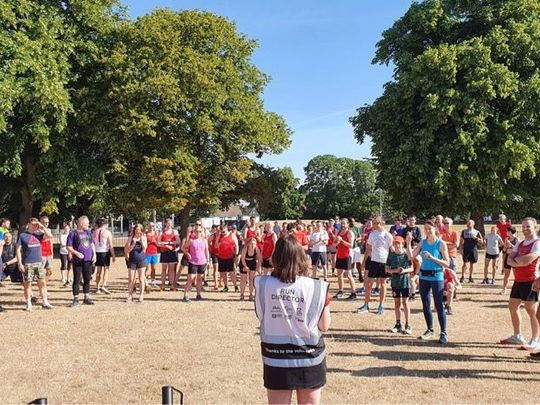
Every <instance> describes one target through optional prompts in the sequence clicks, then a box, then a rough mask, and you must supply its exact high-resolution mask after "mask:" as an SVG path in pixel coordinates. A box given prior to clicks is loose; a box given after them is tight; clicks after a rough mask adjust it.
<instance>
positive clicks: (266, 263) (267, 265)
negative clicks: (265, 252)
mask: <svg viewBox="0 0 540 405" xmlns="http://www.w3.org/2000/svg"><path fill="white" fill-rule="evenodd" d="M261 267H262V268H263V269H271V268H273V267H274V266H272V261H271V260H270V258H267V259H263V261H262V265H261Z"/></svg>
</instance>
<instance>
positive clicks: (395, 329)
mask: <svg viewBox="0 0 540 405" xmlns="http://www.w3.org/2000/svg"><path fill="white" fill-rule="evenodd" d="M390 332H392V333H402V332H403V328H402V327H401V323H399V322H396V324H395V325H394V327H393V328H392V329H390Z"/></svg>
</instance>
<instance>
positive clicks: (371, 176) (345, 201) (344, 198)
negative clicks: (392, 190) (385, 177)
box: [301, 155, 388, 220]
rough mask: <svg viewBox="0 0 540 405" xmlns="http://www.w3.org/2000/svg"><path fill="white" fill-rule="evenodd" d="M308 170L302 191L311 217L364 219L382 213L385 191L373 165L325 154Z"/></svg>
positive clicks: (312, 160) (315, 160)
mask: <svg viewBox="0 0 540 405" xmlns="http://www.w3.org/2000/svg"><path fill="white" fill-rule="evenodd" d="M304 171H305V174H306V180H305V182H304V184H303V185H302V187H301V190H302V191H303V192H304V193H305V194H306V203H305V205H306V215H307V216H308V217H309V218H331V217H334V215H340V216H346V217H355V218H358V219H360V220H363V219H364V218H366V217H369V216H371V215H374V214H377V213H378V212H379V209H380V197H381V191H379V190H378V189H377V172H376V170H375V168H374V166H373V164H372V163H371V162H369V161H366V160H354V159H349V158H338V157H336V156H333V155H321V156H316V157H314V158H313V159H311V160H310V161H309V163H308V164H307V166H306V167H305V169H304ZM385 206H386V208H388V206H387V205H385Z"/></svg>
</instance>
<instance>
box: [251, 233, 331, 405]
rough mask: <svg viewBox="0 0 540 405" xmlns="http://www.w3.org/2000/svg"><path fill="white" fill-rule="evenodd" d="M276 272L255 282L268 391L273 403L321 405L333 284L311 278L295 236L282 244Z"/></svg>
mask: <svg viewBox="0 0 540 405" xmlns="http://www.w3.org/2000/svg"><path fill="white" fill-rule="evenodd" d="M272 265H273V268H274V271H273V272H272V274H271V275H269V276H258V277H256V278H255V310H256V313H257V317H258V318H259V321H260V336H261V354H262V360H263V365H264V368H263V370H264V372H263V377H264V386H265V388H266V389H267V394H268V403H270V404H286V403H290V402H291V398H292V392H293V391H294V390H295V391H296V396H297V401H298V403H299V404H318V403H320V400H321V389H322V387H323V386H324V385H325V383H326V350H325V345H324V339H323V336H322V333H323V332H326V331H327V330H328V328H329V327H330V298H329V295H328V283H326V282H324V281H322V280H316V279H312V278H310V277H309V262H308V261H307V257H306V255H305V253H304V250H303V248H302V246H301V245H300V243H298V241H297V240H296V238H295V237H294V236H292V235H288V236H285V237H283V238H280V239H279V240H278V241H277V242H276V247H275V250H274V253H273V255H272Z"/></svg>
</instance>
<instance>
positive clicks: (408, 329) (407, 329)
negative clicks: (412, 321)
mask: <svg viewBox="0 0 540 405" xmlns="http://www.w3.org/2000/svg"><path fill="white" fill-rule="evenodd" d="M403 334H404V335H410V334H412V329H411V325H405V329H404V330H403Z"/></svg>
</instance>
